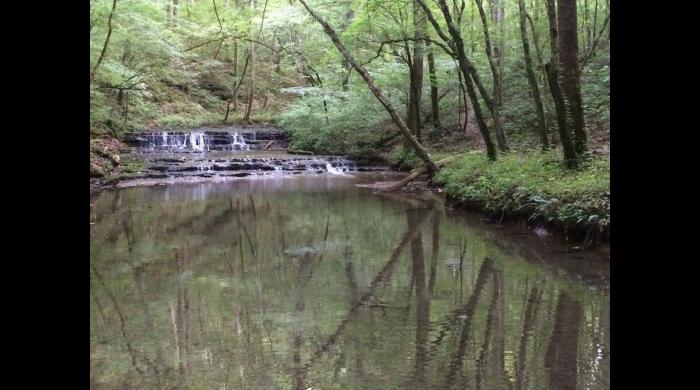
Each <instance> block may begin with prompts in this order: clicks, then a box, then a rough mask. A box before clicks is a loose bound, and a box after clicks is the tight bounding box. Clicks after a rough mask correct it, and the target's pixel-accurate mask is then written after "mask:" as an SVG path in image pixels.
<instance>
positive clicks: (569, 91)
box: [557, 0, 588, 155]
mask: <svg viewBox="0 0 700 390" xmlns="http://www.w3.org/2000/svg"><path fill="white" fill-rule="evenodd" d="M557 13H558V15H557V20H558V29H559V68H560V69H561V76H562V80H561V86H562V89H563V90H564V95H565V97H566V100H567V103H568V109H569V113H570V115H571V119H572V122H573V127H574V128H573V130H574V132H573V133H574V144H575V146H576V153H578V154H579V155H583V154H585V153H586V152H587V151H588V142H587V140H586V126H585V121H584V118H583V104H582V100H581V85H580V77H579V63H578V33H577V31H576V27H577V26H576V0H558V1H557Z"/></svg>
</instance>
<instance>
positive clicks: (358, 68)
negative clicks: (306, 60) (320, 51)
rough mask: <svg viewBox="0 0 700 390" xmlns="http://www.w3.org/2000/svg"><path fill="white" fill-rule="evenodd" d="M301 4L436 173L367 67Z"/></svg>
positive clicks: (308, 8) (313, 13)
mask: <svg viewBox="0 0 700 390" xmlns="http://www.w3.org/2000/svg"><path fill="white" fill-rule="evenodd" d="M299 1H300V2H301V4H302V5H303V6H304V8H306V10H307V11H308V12H309V14H311V16H312V17H313V18H314V19H315V20H316V21H317V22H318V23H319V24H320V25H321V26H323V30H324V32H325V33H326V35H328V36H329V37H330V38H331V40H332V41H333V44H334V45H335V47H336V48H337V49H338V51H340V53H341V54H342V55H343V56H344V57H345V59H347V60H348V62H349V63H350V64H351V65H352V67H353V68H355V70H356V71H357V72H358V73H359V74H360V76H362V79H363V80H365V83H367V85H368V86H369V89H370V90H371V91H372V93H373V94H374V96H375V97H376V98H377V100H379V102H380V103H381V104H382V105H383V106H384V108H385V109H386V110H387V112H388V113H389V115H390V116H391V118H392V119H393V120H394V123H396V125H397V126H398V127H399V129H400V130H401V132H402V133H403V134H404V137H406V139H407V140H408V141H409V142H410V143H411V145H412V146H413V148H414V149H415V150H416V152H417V153H418V156H419V157H420V158H421V160H423V162H424V163H425V165H426V167H427V168H428V171H429V172H430V173H435V172H437V167H436V166H435V164H434V163H433V161H432V160H431V159H430V156H429V155H428V152H427V151H426V150H425V148H423V146H422V145H421V144H420V142H418V140H417V139H416V138H415V137H414V136H413V134H411V131H410V130H409V129H408V127H407V126H406V123H405V122H404V121H403V119H401V116H400V115H399V114H398V113H397V112H396V110H395V109H394V106H393V105H392V104H391V102H390V101H389V99H387V97H386V96H384V93H383V92H382V90H380V89H379V87H377V85H376V84H375V83H374V79H373V78H372V76H371V75H370V74H369V72H367V69H365V67H364V66H362V65H360V64H359V63H358V62H357V61H355V59H354V58H353V57H352V56H351V55H350V52H348V50H347V49H346V48H345V46H344V45H343V44H342V42H340V39H339V38H338V35H337V34H336V33H335V31H334V30H333V29H332V28H331V26H330V25H329V24H328V23H326V21H325V20H323V19H322V18H321V17H320V16H319V15H318V14H316V13H315V12H314V11H313V10H312V9H311V7H309V5H308V4H307V3H306V1H304V0H299Z"/></svg>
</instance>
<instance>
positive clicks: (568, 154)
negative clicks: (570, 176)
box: [544, 62, 577, 169]
mask: <svg viewBox="0 0 700 390" xmlns="http://www.w3.org/2000/svg"><path fill="white" fill-rule="evenodd" d="M544 68H545V70H546V72H547V77H548V78H549V89H550V91H551V92H552V100H554V110H555V111H556V114H557V124H558V127H559V138H560V139H561V146H562V149H563V150H564V162H565V163H566V166H567V168H569V169H573V168H575V167H576V165H577V161H576V148H575V147H574V143H573V142H572V141H571V137H570V136H569V130H568V126H567V125H566V108H565V107H564V96H562V94H561V90H560V89H559V81H558V78H559V72H558V71H557V69H556V67H554V66H552V63H551V62H548V63H547V64H546V65H545V66H544Z"/></svg>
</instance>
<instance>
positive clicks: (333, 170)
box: [326, 162, 344, 175]
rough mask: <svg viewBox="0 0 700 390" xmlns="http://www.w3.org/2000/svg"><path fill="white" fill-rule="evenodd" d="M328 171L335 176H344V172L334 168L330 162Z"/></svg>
mask: <svg viewBox="0 0 700 390" xmlns="http://www.w3.org/2000/svg"><path fill="white" fill-rule="evenodd" d="M326 169H327V170H328V173H332V174H334V175H344V173H343V171H341V170H340V169H337V168H335V167H333V165H331V163H329V162H327V163H326Z"/></svg>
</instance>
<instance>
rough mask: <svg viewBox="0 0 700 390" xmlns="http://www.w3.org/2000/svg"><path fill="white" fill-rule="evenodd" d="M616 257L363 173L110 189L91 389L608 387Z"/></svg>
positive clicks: (98, 243) (97, 285)
mask: <svg viewBox="0 0 700 390" xmlns="http://www.w3.org/2000/svg"><path fill="white" fill-rule="evenodd" d="M551 257H554V258H553V259H552V258H551ZM558 257H559V258H558ZM600 264H601V263H600V261H598V260H591V259H572V258H570V256H565V255H558V256H556V255H555V256H552V255H551V253H550V254H549V255H547V254H545V255H543V254H542V253H541V251H539V252H538V251H537V250H534V249H533V248H532V247H531V245H528V244H523V243H522V242H519V241H517V240H515V239H513V238H512V237H509V236H506V235H503V234H502V233H500V232H498V231H496V230H495V229H493V228H491V227H485V226H482V225H481V224H479V223H478V222H476V221H474V219H473V218H465V217H461V216H457V215H453V214H452V213H446V211H445V210H444V209H443V208H442V206H441V205H440V204H439V203H434V202H427V201H419V200H409V201H402V200H399V199H397V197H380V196H376V195H372V194H370V193H369V191H367V190H366V189H360V188H356V187H354V186H353V179H350V178H318V177H315V178H294V179H270V180H258V181H240V182H230V183H201V184H192V185H171V186H167V187H140V188H129V189H122V190H117V191H110V192H103V193H100V194H98V195H96V196H95V197H93V198H92V199H91V274H90V283H91V298H90V299H91V309H90V324H91V336H90V337H91V342H90V346H91V354H90V365H91V370H90V374H91V383H92V385H93V387H95V388H122V387H125V386H126V387H129V388H173V387H178V388H197V389H275V388H279V389H290V388H296V389H308V388H313V389H392V388H397V389H398V388H401V389H405V388H414V389H432V388H464V387H465V386H466V387H467V388H476V389H479V388H480V389H501V388H503V389H510V388H513V389H547V388H549V389H566V388H573V387H572V386H575V387H576V388H579V389H606V388H608V376H609V372H608V371H609V363H608V356H609V332H608V330H609V314H608V313H609V295H608V292H607V291H608V288H607V285H608V283H607V274H606V267H607V266H606V265H603V266H601V265H600ZM600 269H602V270H603V271H600Z"/></svg>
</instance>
